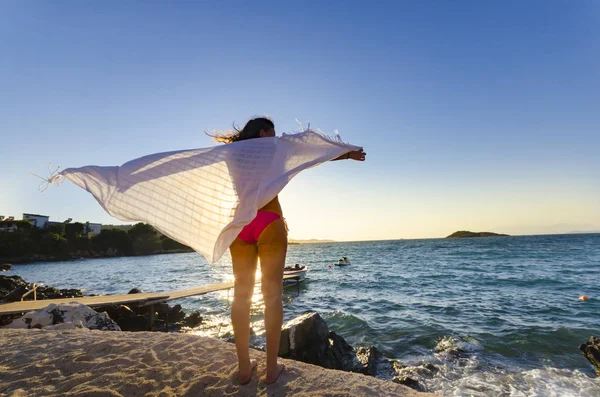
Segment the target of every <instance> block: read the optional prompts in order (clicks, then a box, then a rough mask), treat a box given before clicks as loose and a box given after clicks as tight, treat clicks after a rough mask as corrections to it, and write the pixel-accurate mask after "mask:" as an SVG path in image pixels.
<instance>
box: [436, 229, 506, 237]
mask: <svg viewBox="0 0 600 397" xmlns="http://www.w3.org/2000/svg"><path fill="white" fill-rule="evenodd" d="M498 236H508V234H500V233H492V232H470V231H468V230H459V231H458V232H454V233H452V234H451V235H449V236H448V237H446V238H468V237H498Z"/></svg>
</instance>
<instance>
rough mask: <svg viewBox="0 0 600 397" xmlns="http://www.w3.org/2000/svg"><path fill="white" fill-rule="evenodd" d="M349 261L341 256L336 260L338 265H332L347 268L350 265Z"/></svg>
mask: <svg viewBox="0 0 600 397" xmlns="http://www.w3.org/2000/svg"><path fill="white" fill-rule="evenodd" d="M350 264H351V263H350V259H348V257H347V256H342V257H341V258H340V259H338V263H335V264H334V265H336V266H348V265H350Z"/></svg>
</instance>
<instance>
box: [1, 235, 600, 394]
mask: <svg viewBox="0 0 600 397" xmlns="http://www.w3.org/2000/svg"><path fill="white" fill-rule="evenodd" d="M342 256H346V257H348V258H349V259H350V261H351V265H349V266H345V267H338V266H333V265H334V264H335V263H337V261H338V259H339V258H340V257H342ZM296 263H298V264H301V265H305V266H308V268H309V271H308V273H307V279H306V280H305V281H304V282H303V283H302V284H301V286H300V287H299V288H296V287H287V288H285V290H284V316H285V319H284V321H287V320H290V319H292V318H294V317H296V316H298V315H300V314H303V313H305V312H308V311H316V312H318V313H319V314H320V315H321V316H322V317H323V318H324V319H325V321H326V322H327V324H328V326H329V329H330V330H333V331H335V332H336V333H337V334H339V335H341V336H342V337H344V338H345V340H346V341H347V342H348V343H350V344H351V345H353V346H355V347H358V346H370V345H374V346H375V347H377V349H378V350H379V351H381V352H382V353H383V354H384V355H385V356H386V357H388V358H390V359H396V360H399V361H401V362H402V363H403V364H405V365H415V366H416V365H420V364H424V363H432V364H434V365H435V366H436V367H437V369H438V370H437V371H435V373H432V374H429V375H428V376H425V377H423V379H422V382H423V384H424V386H425V387H426V389H427V391H432V392H437V393H439V394H441V395H443V396H600V379H599V378H596V377H595V375H594V371H593V368H592V366H591V365H590V364H589V363H588V362H587V361H586V360H585V358H584V357H583V355H582V353H581V352H580V351H579V345H580V344H582V343H585V342H586V341H587V340H588V339H589V337H590V336H592V335H595V336H599V337H600V234H568V235H544V236H515V237H486V238H471V239H422V240H396V241H366V242H339V243H319V244H299V245H290V246H289V250H288V257H287V265H294V264H296ZM5 274H6V273H5ZM11 274H17V275H19V276H21V277H23V279H25V280H26V281H28V282H38V283H44V284H46V285H51V286H56V287H58V288H82V289H83V290H84V293H88V294H92V293H93V294H120V293H127V292H128V291H129V290H130V289H131V288H133V287H136V288H140V289H142V290H144V291H152V292H161V291H167V290H173V289H184V288H191V287H196V286H199V285H203V284H210V283H217V282H223V281H231V280H232V279H233V278H232V274H231V260H230V258H229V257H228V256H226V257H224V258H223V259H222V260H221V262H220V263H218V264H213V265H211V264H209V263H207V262H206V260H205V259H204V258H203V257H202V256H201V255H199V254H196V253H184V254H169V255H154V256H142V257H123V258H110V259H85V260H84V259H82V260H75V261H68V262H47V263H35V264H27V265H14V266H13V268H12V270H11V271H10V272H8V275H11ZM258 277H260V275H258ZM582 295H586V296H587V297H589V300H587V301H582V300H579V297H580V296H582ZM232 297H233V294H232V293H231V292H228V291H221V292H215V293H211V294H207V295H203V296H196V297H191V298H186V299H183V300H181V301H179V302H176V303H180V304H181V305H182V306H183V308H184V309H185V310H186V311H199V312H200V313H201V314H202V316H203V317H204V324H203V325H202V326H201V327H199V328H197V329H193V330H189V331H188V332H192V333H197V334H201V335H208V336H214V337H219V338H227V337H229V336H230V335H231V323H230V320H229V315H230V310H231V301H232ZM262 307H263V302H262V297H261V295H260V289H259V288H257V289H256V293H255V295H254V297H253V304H252V314H251V317H252V320H251V321H252V328H253V331H254V334H255V335H254V337H253V340H252V343H253V344H256V345H259V346H260V345H261V343H262V344H264V336H263V334H264V329H263V322H262V321H263V313H262ZM449 350H450V351H452V350H454V351H459V352H460V354H451V353H449V352H448V351H449Z"/></svg>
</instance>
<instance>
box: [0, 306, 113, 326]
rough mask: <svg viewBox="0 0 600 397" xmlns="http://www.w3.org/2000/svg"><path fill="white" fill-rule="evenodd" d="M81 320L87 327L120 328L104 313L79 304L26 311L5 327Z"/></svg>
mask: <svg viewBox="0 0 600 397" xmlns="http://www.w3.org/2000/svg"><path fill="white" fill-rule="evenodd" d="M77 322H81V323H82V326H83V327H85V328H89V329H98V330H103V331H120V330H121V329H120V328H119V326H118V325H117V323H115V322H114V321H113V320H111V319H110V317H108V315H107V314H106V313H98V312H96V311H95V310H93V309H91V308H89V307H87V306H85V305H82V304H79V303H67V304H61V305H56V304H51V305H48V306H47V307H45V308H44V309H41V310H38V311H35V312H29V313H26V314H25V315H24V316H23V317H20V318H18V319H16V320H14V321H13V322H12V323H11V324H9V325H7V326H6V327H5V328H27V329H31V328H45V327H48V326H53V325H56V324H61V323H75V324H77Z"/></svg>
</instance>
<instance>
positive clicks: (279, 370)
mask: <svg viewBox="0 0 600 397" xmlns="http://www.w3.org/2000/svg"><path fill="white" fill-rule="evenodd" d="M283 368H284V366H283V364H277V368H276V369H275V373H273V374H270V373H268V372H267V375H266V376H265V377H264V378H262V379H261V380H262V381H263V382H265V383H266V384H267V385H270V384H271V383H274V382H275V381H276V380H277V379H278V378H279V375H281V373H282V372H283Z"/></svg>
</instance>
